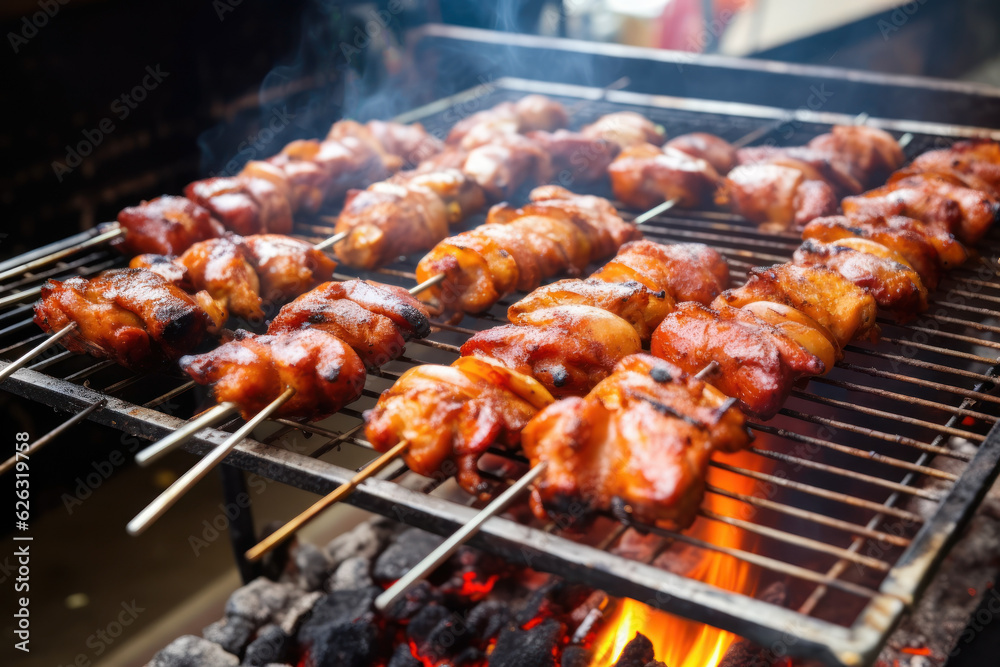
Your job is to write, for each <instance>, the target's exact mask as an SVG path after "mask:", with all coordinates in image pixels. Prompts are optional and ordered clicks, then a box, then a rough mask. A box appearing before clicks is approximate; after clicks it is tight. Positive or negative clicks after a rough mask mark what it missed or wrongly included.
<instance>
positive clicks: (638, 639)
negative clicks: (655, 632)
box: [615, 632, 656, 667]
mask: <svg viewBox="0 0 1000 667" xmlns="http://www.w3.org/2000/svg"><path fill="white" fill-rule="evenodd" d="M654 660H656V652H655V651H654V650H653V642H651V641H649V639H648V638H647V637H646V636H645V635H644V634H642V633H641V632H637V633H635V637H633V638H632V641H630V642H629V643H628V644H626V645H625V650H624V651H622V654H621V657H620V658H618V662H616V663H615V667H645V666H646V663H648V662H652V661H654Z"/></svg>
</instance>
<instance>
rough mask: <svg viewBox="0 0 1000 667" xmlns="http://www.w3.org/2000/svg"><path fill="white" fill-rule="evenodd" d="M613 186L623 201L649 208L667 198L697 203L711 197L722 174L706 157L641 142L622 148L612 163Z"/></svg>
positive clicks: (628, 204)
mask: <svg viewBox="0 0 1000 667" xmlns="http://www.w3.org/2000/svg"><path fill="white" fill-rule="evenodd" d="M608 175H609V176H610V177H611V189H612V190H613V191H614V193H615V197H617V198H618V199H619V200H620V201H621V202H622V203H624V204H625V205H626V206H629V207H631V208H635V209H639V210H646V209H650V208H653V207H654V206H657V205H658V204H661V203H663V202H665V201H667V200H670V199H676V200H678V201H677V205H678V206H683V207H687V208H691V207H696V206H699V205H701V204H704V203H706V202H708V201H711V199H712V193H713V192H714V191H715V189H716V187H718V184H719V174H718V173H717V172H716V171H715V169H714V168H712V165H711V164H709V163H708V162H707V161H705V160H702V159H700V158H697V157H694V156H692V155H690V154H688V153H686V152H684V151H682V150H679V149H677V148H672V147H670V146H665V147H664V148H662V149H660V148H657V147H656V146H653V145H652V144H639V145H638V146H633V147H631V148H627V149H625V150H624V151H622V153H621V155H619V156H618V157H617V158H616V159H615V161H614V162H612V163H611V166H610V167H608Z"/></svg>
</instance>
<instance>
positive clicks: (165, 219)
mask: <svg viewBox="0 0 1000 667" xmlns="http://www.w3.org/2000/svg"><path fill="white" fill-rule="evenodd" d="M118 224H120V225H121V226H122V227H123V228H124V229H125V236H123V237H118V238H116V239H115V240H113V241H112V242H111V243H112V245H113V246H114V247H116V248H118V249H119V250H121V251H122V252H123V253H126V254H128V255H139V254H142V253H153V254H158V255H179V254H180V253H182V252H184V251H185V250H187V249H188V248H189V247H190V246H191V244H193V243H197V242H198V241H204V240H206V239H212V238H215V237H217V236H222V234H223V232H225V228H224V227H223V226H222V225H221V224H220V223H219V221H218V220H215V219H214V218H213V217H212V214H211V213H209V212H208V210H207V209H205V208H204V207H201V206H198V204H195V203H194V202H193V201H191V200H190V199H187V198H185V197H172V196H169V195H164V196H163V197H157V198H156V199H153V200H151V201H144V202H142V203H141V204H139V205H138V206H129V207H128V208H125V209H122V211H121V213H119V214H118Z"/></svg>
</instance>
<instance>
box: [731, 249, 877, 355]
mask: <svg viewBox="0 0 1000 667" xmlns="http://www.w3.org/2000/svg"><path fill="white" fill-rule="evenodd" d="M754 301H773V302H775V303H783V304H785V305H787V306H791V307H792V308H795V309H796V310H799V311H801V312H802V313H804V314H805V315H807V316H809V317H811V318H812V319H814V320H815V321H816V322H818V323H819V324H822V325H823V326H825V327H826V328H827V329H829V330H830V332H831V333H832V334H833V336H834V338H835V339H836V340H837V344H838V345H839V346H840V347H843V346H844V345H847V343H849V342H850V341H852V340H860V339H874V338H876V337H877V335H878V325H877V324H876V323H875V317H876V314H877V305H876V303H875V299H874V297H872V296H871V295H870V294H868V293H867V292H865V291H864V290H863V289H861V288H860V287H858V286H857V285H855V284H854V283H852V282H851V281H850V280H848V279H847V278H844V277H843V276H842V275H840V274H839V273H837V272H836V271H833V270H831V269H827V268H823V267H819V266H800V265H798V264H791V263H789V264H775V265H774V266H769V267H757V268H755V269H751V270H750V275H749V277H748V278H747V282H746V284H745V285H743V286H742V287H739V288H737V289H731V290H726V291H725V292H723V293H722V294H721V295H719V298H717V299H716V300H715V301H714V302H713V303H712V307H713V308H715V309H716V310H721V309H722V307H723V306H726V305H729V306H733V307H736V308H738V307H740V306H745V305H746V304H748V303H752V302H754Z"/></svg>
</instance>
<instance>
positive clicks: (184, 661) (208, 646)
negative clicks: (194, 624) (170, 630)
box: [149, 635, 240, 667]
mask: <svg viewBox="0 0 1000 667" xmlns="http://www.w3.org/2000/svg"><path fill="white" fill-rule="evenodd" d="M238 664H240V659H239V658H237V657H236V656H235V655H233V654H232V653H226V652H225V651H223V650H222V647H221V646H219V645H218V644H216V643H214V642H210V641H208V640H207V639H202V638H201V637H195V636H194V635H184V636H183V637H178V638H177V639H175V640H174V641H172V642H170V644H169V645H168V646H167V647H166V648H165V649H163V650H162V651H160V652H159V653H157V654H156V655H154V656H153V659H152V660H151V661H150V663H149V667H236V665H238Z"/></svg>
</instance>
